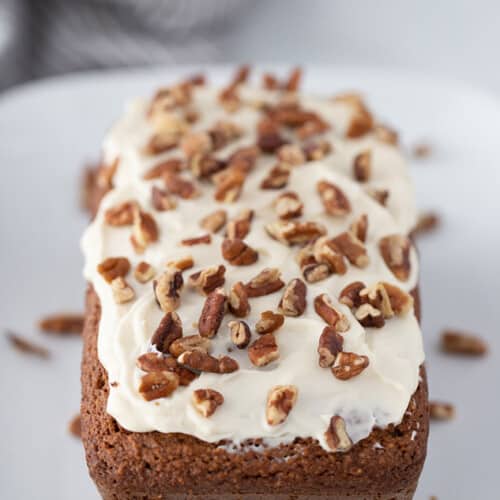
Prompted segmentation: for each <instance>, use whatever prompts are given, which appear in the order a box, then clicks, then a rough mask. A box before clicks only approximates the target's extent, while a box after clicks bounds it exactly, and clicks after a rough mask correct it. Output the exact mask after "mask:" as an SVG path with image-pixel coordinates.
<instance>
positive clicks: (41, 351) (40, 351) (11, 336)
mask: <svg viewBox="0 0 500 500" xmlns="http://www.w3.org/2000/svg"><path fill="white" fill-rule="evenodd" d="M7 339H8V340H9V342H10V345H11V346H12V347H13V348H14V349H16V350H17V351H19V352H20V353H23V354H30V355H32V356H37V357H39V358H42V359H48V358H50V352H49V350H48V349H46V348H45V347H42V346H41V345H38V344H35V343H34V342H31V341H30V340H28V339H26V338H24V337H22V336H21V335H19V334H18V333H15V332H12V331H7Z"/></svg>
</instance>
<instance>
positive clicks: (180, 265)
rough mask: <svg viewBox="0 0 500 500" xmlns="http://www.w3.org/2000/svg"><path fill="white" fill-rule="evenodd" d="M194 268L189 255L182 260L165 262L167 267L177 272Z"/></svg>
mask: <svg viewBox="0 0 500 500" xmlns="http://www.w3.org/2000/svg"><path fill="white" fill-rule="evenodd" d="M193 266H194V260H193V257H192V256H191V255H187V256H186V257H183V258H182V259H178V260H171V261H169V262H167V267H172V268H176V269H178V270H179V271H186V270H187V269H191V268H192V267H193Z"/></svg>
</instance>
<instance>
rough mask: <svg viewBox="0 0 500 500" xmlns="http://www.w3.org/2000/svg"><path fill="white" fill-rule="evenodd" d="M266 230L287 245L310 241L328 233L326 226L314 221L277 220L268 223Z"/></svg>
mask: <svg viewBox="0 0 500 500" xmlns="http://www.w3.org/2000/svg"><path fill="white" fill-rule="evenodd" d="M266 231H267V233H268V234H269V236H271V237H273V238H274V239H276V240H278V241H280V242H281V243H285V244H287V245H295V244H301V243H308V242H310V241H313V240H315V239H316V238H319V237H320V236H323V235H324V234H326V228H325V227H324V226H323V225H322V224H320V223H318V222H313V221H307V222H303V221H276V222H272V223H270V224H266Z"/></svg>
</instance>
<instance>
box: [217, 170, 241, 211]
mask: <svg viewBox="0 0 500 500" xmlns="http://www.w3.org/2000/svg"><path fill="white" fill-rule="evenodd" d="M222 174H224V175H223V176H220V177H219V176H218V177H217V178H216V179H214V180H215V183H216V188H215V193H214V198H215V200H216V201H220V202H224V203H234V202H235V201H237V200H238V198H239V197H240V195H241V191H242V190H243V184H244V183H245V178H246V176H245V174H244V173H243V172H242V171H241V170H240V169H239V168H228V169H226V170H225V171H223V172H222Z"/></svg>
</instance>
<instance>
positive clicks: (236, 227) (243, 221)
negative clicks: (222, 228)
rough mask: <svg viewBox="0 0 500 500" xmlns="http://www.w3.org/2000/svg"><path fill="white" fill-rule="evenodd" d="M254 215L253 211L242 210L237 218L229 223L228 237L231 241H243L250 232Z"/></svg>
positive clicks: (227, 228)
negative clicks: (237, 239) (235, 239)
mask: <svg viewBox="0 0 500 500" xmlns="http://www.w3.org/2000/svg"><path fill="white" fill-rule="evenodd" d="M253 214H254V212H253V210H250V209H245V210H242V211H241V212H240V213H239V214H238V215H237V217H236V218H234V219H232V220H230V221H229V222H228V224H227V227H226V236H227V237H228V238H231V239H232V238H240V239H243V238H244V237H245V236H246V235H247V234H248V233H249V232H250V225H251V223H252V219H253Z"/></svg>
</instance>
